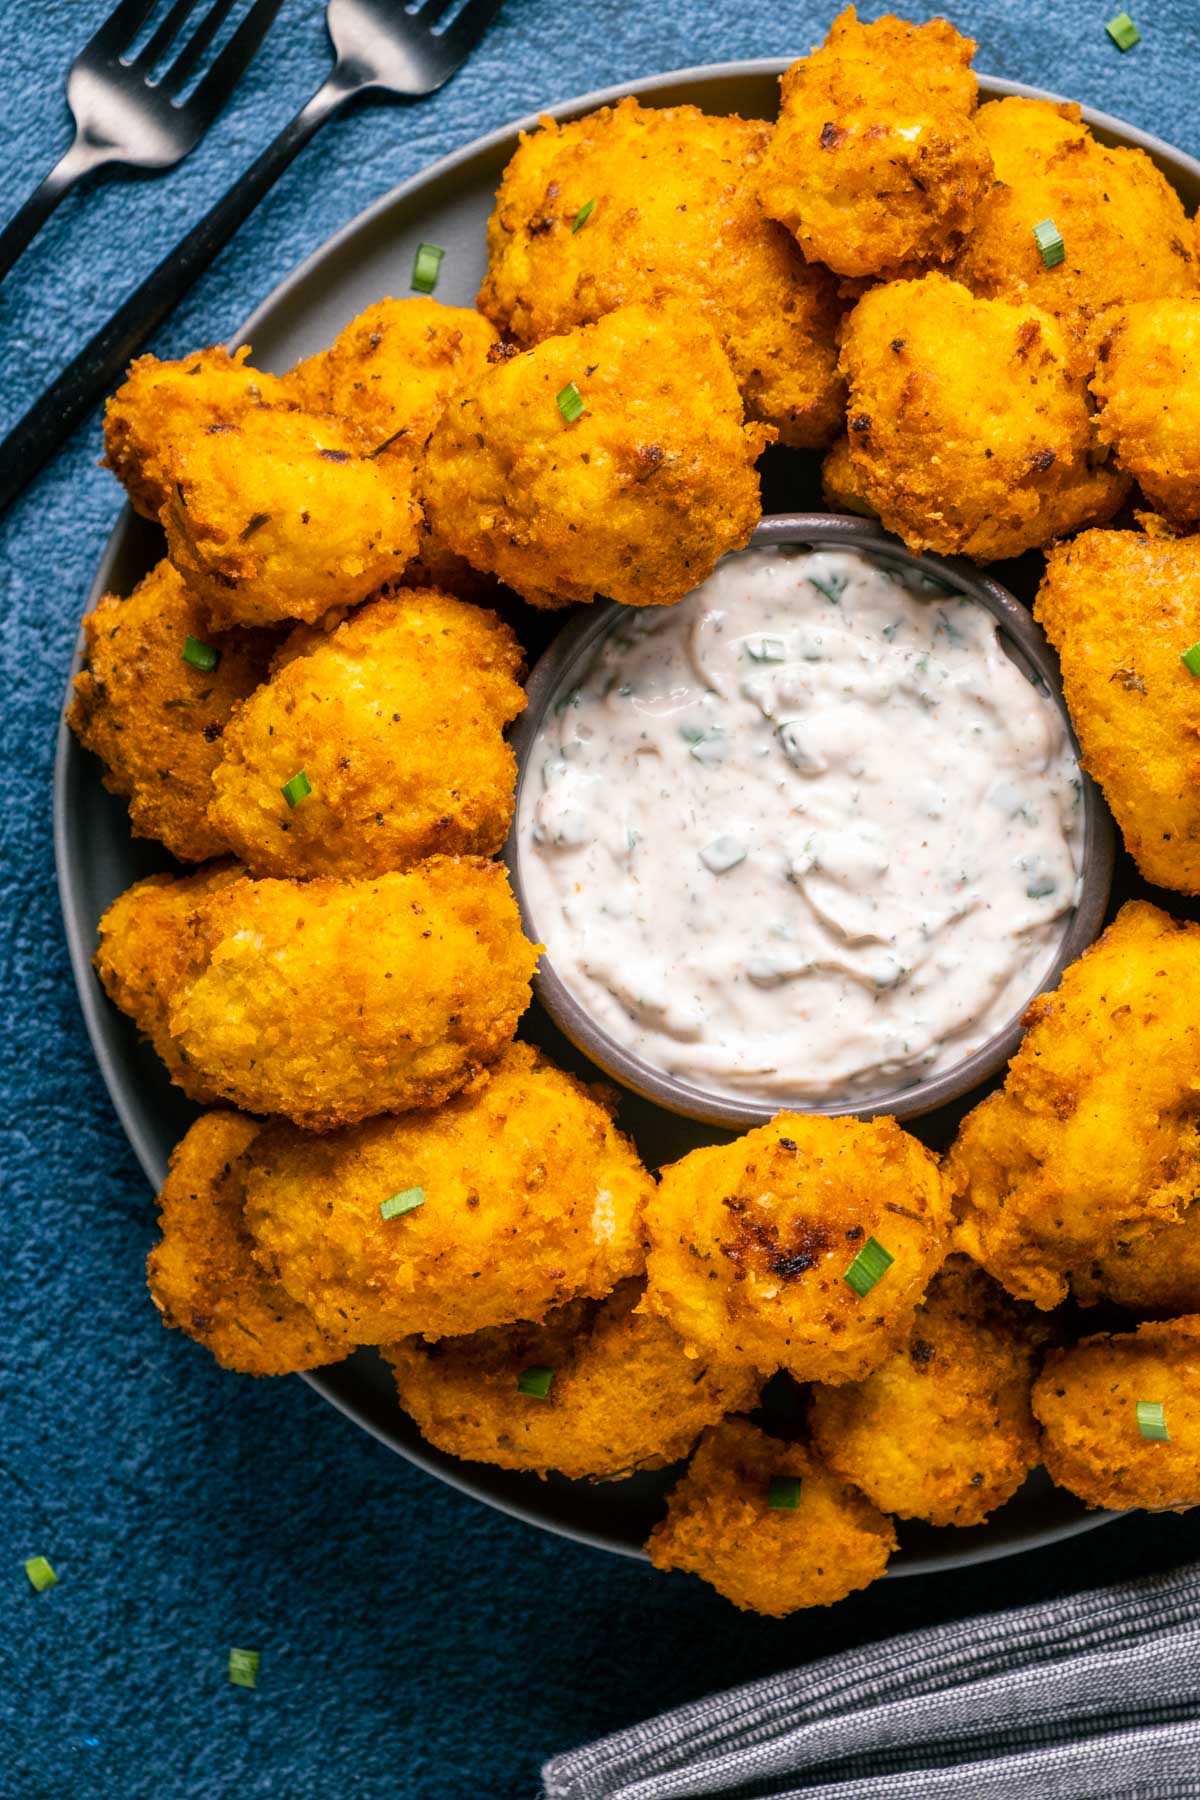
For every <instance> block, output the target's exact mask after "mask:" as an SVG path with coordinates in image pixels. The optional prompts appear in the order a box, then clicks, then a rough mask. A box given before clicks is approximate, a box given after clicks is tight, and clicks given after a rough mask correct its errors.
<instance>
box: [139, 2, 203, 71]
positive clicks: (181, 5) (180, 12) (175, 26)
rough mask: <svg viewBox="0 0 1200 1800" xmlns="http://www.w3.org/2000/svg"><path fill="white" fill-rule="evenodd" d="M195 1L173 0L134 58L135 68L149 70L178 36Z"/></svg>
mask: <svg viewBox="0 0 1200 1800" xmlns="http://www.w3.org/2000/svg"><path fill="white" fill-rule="evenodd" d="M196 3H197V0H175V4H174V6H173V7H172V8H171V10H170V12H169V13H168V14H167V16H166V18H165V19H164V20H163V21H162V23H161V25H158V26H156V27H155V29H154V31H152V32H151V34H150V36H149V37H148V38H147V39H146V42H145V44H144V45H143V46H142V48H141V49H140V50H139V51H138V53H137V56H136V57H135V58H134V66H135V68H138V69H144V70H145V72H146V73H147V74H149V73H150V72H151V70H152V69H153V68H154V66H155V64H156V63H157V62H159V61H160V60H161V58H162V57H164V56H165V55H166V53H167V51H168V50H169V49H170V48H171V45H172V44H173V43H174V42H175V39H176V38H177V37H178V36H179V33H180V31H181V29H182V27H183V25H184V23H185V21H186V19H187V16H188V14H189V13H190V12H192V11H194V10H195V7H196Z"/></svg>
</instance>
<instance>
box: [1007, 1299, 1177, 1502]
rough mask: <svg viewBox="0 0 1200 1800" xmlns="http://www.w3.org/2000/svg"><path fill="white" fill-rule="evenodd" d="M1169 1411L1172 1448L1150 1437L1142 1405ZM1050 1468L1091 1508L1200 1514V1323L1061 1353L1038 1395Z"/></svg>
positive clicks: (1172, 1324) (1142, 1329)
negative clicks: (1143, 1421)
mask: <svg viewBox="0 0 1200 1800" xmlns="http://www.w3.org/2000/svg"><path fill="white" fill-rule="evenodd" d="M1139 1401H1143V1402H1144V1401H1149V1402H1150V1403H1151V1404H1152V1405H1153V1404H1157V1405H1159V1406H1161V1407H1162V1409H1163V1423H1164V1424H1165V1426H1166V1430H1167V1434H1168V1439H1167V1441H1166V1442H1163V1441H1161V1440H1160V1439H1156V1438H1153V1437H1150V1438H1147V1437H1145V1436H1143V1433H1142V1430H1141V1427H1140V1426H1139V1424H1138V1412H1137V1408H1138V1402H1139ZM1033 1410H1034V1412H1035V1413H1036V1415H1037V1417H1038V1419H1039V1420H1040V1422H1041V1426H1042V1460H1043V1461H1044V1462H1045V1465H1046V1468H1047V1469H1048V1470H1049V1472H1050V1477H1051V1479H1052V1480H1053V1481H1055V1482H1056V1483H1057V1484H1058V1486H1059V1487H1063V1488H1066V1489H1067V1491H1068V1493H1072V1494H1075V1495H1077V1496H1078V1497H1079V1499H1080V1500H1083V1501H1086V1503H1087V1504H1088V1505H1089V1506H1104V1507H1111V1508H1112V1509H1114V1510H1119V1509H1121V1508H1125V1507H1132V1506H1141V1507H1145V1508H1146V1509H1147V1511H1149V1512H1186V1511H1187V1510H1188V1508H1189V1507H1192V1506H1200V1317H1198V1316H1197V1315H1196V1314H1189V1315H1188V1316H1187V1317H1185V1318H1181V1319H1171V1320H1167V1321H1165V1322H1162V1323H1156V1324H1149V1325H1139V1327H1138V1329H1137V1330H1136V1331H1135V1332H1132V1333H1130V1334H1129V1335H1128V1336H1127V1337H1109V1336H1107V1335H1106V1334H1103V1333H1102V1334H1101V1335H1100V1336H1098V1337H1090V1338H1084V1339H1083V1341H1082V1343H1079V1344H1076V1345H1075V1346H1074V1347H1073V1348H1072V1349H1070V1350H1054V1351H1052V1352H1051V1354H1050V1356H1049V1357H1048V1358H1047V1360H1046V1366H1045V1368H1044V1369H1043V1371H1042V1374H1041V1377H1040V1378H1039V1380H1038V1382H1037V1385H1036V1386H1035V1388H1034V1390H1033Z"/></svg>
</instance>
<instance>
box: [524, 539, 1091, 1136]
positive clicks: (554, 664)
mask: <svg viewBox="0 0 1200 1800" xmlns="http://www.w3.org/2000/svg"><path fill="white" fill-rule="evenodd" d="M785 546H789V547H790V546H797V547H813V548H836V549H843V550H846V549H849V550H860V551H863V552H865V553H866V554H868V555H873V556H875V557H878V558H880V559H881V560H885V561H891V562H893V563H895V562H900V563H903V564H904V565H906V566H907V567H909V568H912V569H916V570H918V571H920V572H921V573H923V574H925V575H929V576H931V577H933V578H934V579H935V580H937V581H939V582H941V583H943V584H947V585H949V586H951V587H953V588H954V589H955V591H957V592H959V593H962V594H964V595H965V596H966V597H967V598H969V599H973V600H976V601H978V602H979V603H980V604H981V605H983V606H984V607H986V608H987V610H988V611H989V612H990V613H991V615H992V617H993V618H994V619H996V620H997V622H998V624H999V626H1000V628H1001V631H1002V632H1003V634H1004V635H1005V636H1007V637H1008V638H1009V640H1010V641H1011V642H1012V643H1013V644H1014V645H1015V647H1016V649H1017V650H1018V651H1019V652H1020V654H1021V655H1022V656H1023V657H1024V659H1025V660H1026V662H1028V663H1029V665H1030V666H1031V667H1032V668H1033V670H1034V671H1035V673H1036V674H1037V675H1038V676H1039V678H1040V679H1041V680H1042V681H1044V682H1045V684H1046V687H1047V689H1048V690H1049V693H1050V697H1051V699H1052V700H1053V701H1054V703H1055V705H1056V706H1057V708H1058V711H1059V714H1060V716H1061V717H1062V720H1063V723H1064V725H1065V726H1066V729H1067V733H1068V738H1069V742H1070V744H1071V747H1072V749H1073V751H1074V753H1075V757H1076V760H1077V761H1080V751H1079V744H1078V742H1077V740H1076V737H1075V732H1074V728H1073V726H1072V724H1071V718H1070V714H1069V713H1068V711H1067V705H1066V701H1065V699H1064V697H1063V691H1062V681H1061V677H1060V674H1059V668H1058V658H1057V657H1056V656H1055V654H1054V651H1053V649H1052V648H1051V646H1050V643H1049V641H1048V639H1047V638H1046V636H1045V634H1044V633H1043V631H1042V629H1041V627H1040V626H1039V625H1038V624H1037V623H1036V621H1035V620H1034V617H1033V614H1032V613H1031V612H1030V610H1029V608H1028V607H1026V606H1024V605H1023V604H1022V603H1021V601H1020V600H1018V599H1017V597H1016V595H1015V594H1013V593H1011V592H1010V591H1009V589H1008V588H1006V587H1004V586H1002V584H1001V583H1000V582H998V581H997V580H996V579H995V577H994V576H992V575H989V574H987V573H986V572H985V571H984V570H982V569H979V568H977V567H976V566H975V564H974V563H971V562H968V561H967V560H966V558H965V557H944V556H935V555H932V554H929V553H925V554H917V553H916V552H914V551H912V550H909V549H908V548H907V547H906V545H904V544H903V543H902V542H901V540H900V539H899V538H898V537H895V536H894V535H893V534H892V533H891V532H888V531H885V530H884V529H883V527H882V526H881V525H880V524H878V523H877V522H876V521H875V520H873V519H864V518H861V517H859V516H858V515H856V514H852V513H833V512H830V513H820V512H814V513H769V514H766V515H764V517H763V518H762V520H761V521H760V523H759V524H758V526H757V527H756V528H755V530H754V531H753V532H752V533H751V536H750V540H749V543H748V544H747V545H746V547H745V548H746V550H767V549H781V548H783V547H785ZM732 554H733V555H739V554H743V552H739V551H734V552H732ZM629 610H630V609H629V608H628V607H626V606H622V605H620V604H618V602H616V601H613V600H605V601H600V602H597V603H596V604H595V605H593V606H591V607H589V608H586V609H584V610H583V611H582V612H580V613H579V614H578V615H577V616H576V617H575V618H573V619H571V620H570V621H569V622H568V623H567V624H566V625H564V626H563V627H562V629H561V630H560V631H558V632H557V633H556V634H555V636H554V638H553V639H552V640H551V642H550V644H549V645H548V646H547V648H546V649H545V650H544V651H543V652H542V655H541V656H540V657H539V658H538V660H537V662H536V663H535V664H534V667H533V669H532V670H531V672H530V675H529V678H528V680H527V682H526V684H525V693H526V707H525V710H524V712H523V713H521V715H520V716H519V718H518V719H517V720H516V722H515V724H514V725H513V727H512V730H511V731H510V733H509V741H510V743H511V745H512V748H513V751H514V754H515V756H516V759H517V784H516V793H515V799H514V806H513V821H512V825H511V827H510V830H509V833H508V837H507V839H506V840H505V844H504V849H503V852H502V855H503V858H504V863H505V867H506V868H507V870H508V874H509V880H510V882H511V884H512V889H513V893H514V895H515V896H516V901H517V906H518V908H519V910H520V914H521V921H522V924H523V926H524V929H525V932H526V935H527V936H529V937H530V938H532V940H533V941H534V942H535V943H536V942H537V941H538V933H537V928H536V921H535V919H534V917H533V908H532V906H531V905H530V901H529V896H528V892H527V890H526V886H525V881H524V872H523V866H522V863H523V857H522V849H521V842H520V833H519V830H518V826H519V821H520V817H521V796H522V791H523V788H524V784H525V780H526V778H527V775H528V772H529V767H530V755H531V752H532V750H533V747H534V744H535V743H536V741H537V737H538V733H539V731H540V729H541V726H542V724H543V722H544V720H545V717H546V714H547V712H548V711H549V709H550V707H551V706H552V704H553V703H554V701H555V699H556V698H557V697H558V695H559V693H560V692H561V691H562V689H563V688H564V686H565V685H566V684H567V681H568V680H569V678H570V677H571V675H573V674H574V673H575V671H576V670H577V669H578V667H579V665H580V664H582V663H583V662H584V661H585V660H586V659H587V658H588V656H589V655H590V654H591V653H592V651H594V650H595V648H596V647H597V645H598V644H599V643H600V642H601V640H602V639H603V638H604V637H605V636H607V634H608V632H609V631H611V630H612V629H613V627H614V625H615V623H616V621H617V620H618V619H619V618H621V617H623V616H624V615H625V614H626V613H627V612H628V611H629ZM1080 776H1081V781H1082V800H1083V816H1084V834H1083V851H1082V861H1081V866H1080V891H1079V899H1078V902H1077V904H1076V906H1075V910H1074V912H1073V914H1072V915H1071V918H1070V921H1069V923H1068V925H1067V929H1066V930H1065V932H1064V933H1063V936H1062V940H1061V942H1060V944H1059V947H1058V952H1057V954H1056V956H1055V959H1054V962H1053V963H1052V965H1051V967H1050V969H1049V971H1048V972H1047V974H1046V976H1045V977H1044V979H1043V981H1042V984H1041V987H1040V989H1039V990H1037V991H1039V992H1047V991H1048V990H1050V989H1052V988H1054V987H1056V986H1057V985H1058V982H1059V979H1060V977H1061V976H1062V973H1063V971H1064V969H1066V968H1067V966H1068V964H1070V963H1072V962H1074V961H1075V960H1076V958H1077V957H1079V956H1080V955H1081V954H1082V953H1083V951H1084V950H1085V949H1087V947H1088V945H1089V944H1091V943H1094V941H1095V939H1096V937H1097V935H1098V933H1099V931H1100V927H1101V925H1102V923H1103V919H1104V914H1105V910H1106V908H1107V906H1108V899H1109V892H1110V889H1111V886H1112V876H1113V863H1114V858H1115V853H1116V843H1115V832H1114V828H1113V822H1112V817H1111V815H1110V813H1109V811H1108V808H1107V806H1106V805H1105V803H1104V800H1103V798H1102V796H1101V794H1100V790H1099V789H1098V788H1097V786H1096V785H1095V783H1094V782H1093V781H1092V780H1091V779H1090V777H1089V776H1088V775H1087V774H1086V773H1085V772H1084V770H1083V768H1082V764H1081V766H1080ZM533 990H534V993H535V995H536V996H537V999H538V1000H539V1002H540V1003H541V1005H542V1006H543V1007H544V1009H545V1011H546V1012H547V1013H548V1014H549V1016H550V1018H551V1019H552V1020H553V1022H554V1023H555V1024H556V1025H557V1026H558V1028H559V1030H560V1031H561V1032H562V1033H563V1034H564V1036H566V1037H567V1038H568V1039H569V1040H570V1041H571V1043H572V1044H574V1046H575V1048H576V1049H577V1050H579V1051H581V1052H582V1053H583V1055H584V1056H586V1057H588V1059H589V1060H590V1061H591V1062H593V1063H595V1064H596V1065H597V1067H598V1068H600V1069H601V1070H603V1072H604V1073H605V1074H606V1075H608V1076H609V1077H611V1079H613V1080H614V1081H617V1082H620V1084H621V1085H622V1086H623V1087H626V1088H629V1089H630V1090H631V1091H632V1092H634V1093H636V1094H640V1095H641V1097H642V1098H643V1099H645V1100H649V1101H651V1102H653V1103H654V1104H655V1105H657V1106H661V1107H664V1108H665V1109H666V1110H667V1111H669V1112H673V1113H680V1114H682V1115H683V1116H684V1117H685V1118H689V1119H696V1120H698V1121H700V1122H701V1123H703V1124H707V1125H716V1126H721V1127H724V1128H725V1129H733V1130H747V1129H751V1128H753V1127H754V1126H757V1125H765V1124H767V1123H768V1122H769V1121H770V1120H771V1119H773V1118H774V1117H775V1116H776V1115H777V1114H778V1113H779V1112H780V1111H795V1112H803V1113H818V1114H825V1115H827V1116H829V1115H833V1116H836V1115H838V1114H844V1113H846V1112H853V1113H854V1114H855V1115H856V1116H857V1117H858V1118H863V1119H869V1118H875V1117H878V1116H880V1115H885V1114H886V1115H887V1116H889V1117H891V1118H895V1119H916V1118H920V1117H922V1116H923V1115H924V1114H926V1113H930V1112H933V1111H935V1110H936V1109H937V1108H938V1107H941V1106H946V1105H947V1104H949V1103H950V1102H951V1101H954V1100H960V1099H961V1098H962V1097H963V1095H964V1094H968V1093H970V1091H971V1090H972V1089H973V1088H976V1087H979V1086H980V1085H981V1084H982V1083H983V1082H985V1081H987V1080H989V1079H990V1078H991V1077H992V1076H993V1075H995V1074H996V1073H997V1071H998V1070H999V1069H1001V1068H1002V1067H1003V1066H1004V1064H1006V1063H1007V1062H1008V1060H1009V1058H1010V1057H1011V1056H1012V1055H1013V1053H1014V1052H1015V1050H1016V1048H1017V1046H1018V1044H1019V1043H1020V1041H1021V1037H1022V1032H1023V1026H1022V1018H1023V1015H1024V1012H1025V1008H1026V1006H1028V1004H1029V1001H1031V1000H1032V999H1034V997H1035V996H1034V994H1030V996H1029V999H1028V1000H1026V1001H1025V1002H1024V1003H1023V1004H1022V1006H1021V1007H1020V1009H1019V1010H1018V1011H1017V1012H1016V1013H1014V1014H1013V1015H1012V1017H1011V1018H1009V1019H1008V1020H1007V1021H1006V1022H1005V1024H1004V1025H1003V1026H1001V1028H1000V1029H999V1030H998V1031H996V1032H994V1033H993V1034H992V1036H991V1037H989V1038H988V1039H987V1041H986V1042H985V1043H983V1044H981V1045H980V1047H979V1048H978V1050H976V1051H974V1052H973V1053H972V1054H971V1055H970V1056H968V1057H964V1058H963V1059H962V1061H961V1062H957V1063H954V1064H952V1065H951V1067H950V1068H948V1069H945V1070H943V1071H942V1072H941V1073H940V1074H936V1075H931V1076H928V1077H926V1078H925V1079H924V1080H920V1081H916V1082H913V1083H910V1084H908V1085H907V1086H905V1087H903V1088H899V1089H895V1090H893V1091H892V1092H891V1093H885V1094H881V1095H880V1096H878V1098H875V1099H871V1100H867V1101H863V1102H861V1103H855V1104H848V1103H847V1101H846V1100H840V1101H839V1100H830V1101H826V1102H823V1103H822V1104H820V1105H808V1104H805V1103H803V1102H780V1101H775V1102H772V1101H770V1100H755V1099H751V1098H748V1097H747V1098H744V1099H743V1098H741V1097H738V1096H735V1095H729V1094H720V1093H715V1092H710V1091H709V1090H708V1089H706V1088H703V1087H701V1086H699V1085H698V1084H696V1083H694V1082H689V1081H683V1080H680V1079H679V1078H678V1077H677V1076H674V1075H671V1074H669V1073H667V1071H666V1070H663V1069H659V1068H657V1067H656V1066H655V1065H654V1064H653V1063H650V1062H648V1061H646V1060H645V1059H644V1058H643V1057H641V1056H639V1055H638V1054H637V1053H636V1052H635V1051H633V1050H631V1049H630V1048H629V1047H628V1046H627V1045H625V1044H622V1043H620V1042H619V1041H618V1040H617V1039H616V1038H614V1037H613V1036H611V1035H610V1033H609V1032H608V1031H606V1030H605V1029H604V1027H603V1026H602V1025H600V1024H599V1023H598V1022H597V1020H596V1018H595V1017H594V1015H593V1014H592V1013H591V1012H590V1011H589V1010H588V1008H587V1007H586V1006H585V1005H584V1004H583V1002H582V1001H581V1000H580V999H579V998H577V996H576V995H575V994H574V993H573V992H572V991H571V989H570V988H569V987H568V986H567V985H566V983H565V982H564V981H563V980H562V979H561V977H560V976H559V975H558V974H557V972H556V971H555V968H554V965H553V963H552V961H551V959H550V953H549V951H544V952H543V954H542V955H541V957H540V958H539V960H538V967H537V971H536V973H535V975H534V977H533Z"/></svg>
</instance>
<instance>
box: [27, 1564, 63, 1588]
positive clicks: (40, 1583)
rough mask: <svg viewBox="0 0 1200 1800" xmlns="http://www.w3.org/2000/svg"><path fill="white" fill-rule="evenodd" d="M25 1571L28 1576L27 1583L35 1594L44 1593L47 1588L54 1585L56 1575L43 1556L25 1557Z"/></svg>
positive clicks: (56, 1578) (56, 1579)
mask: <svg viewBox="0 0 1200 1800" xmlns="http://www.w3.org/2000/svg"><path fill="white" fill-rule="evenodd" d="M25 1573H26V1575H28V1577H29V1585H30V1587H31V1588H32V1589H33V1591H34V1593H35V1594H44V1593H45V1591H46V1589H47V1588H52V1587H54V1585H55V1583H56V1582H57V1581H58V1576H57V1575H56V1574H55V1573H54V1570H53V1569H52V1568H51V1567H50V1564H49V1563H48V1562H47V1561H46V1558H45V1557H44V1556H30V1557H28V1558H27V1559H26V1563H25Z"/></svg>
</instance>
